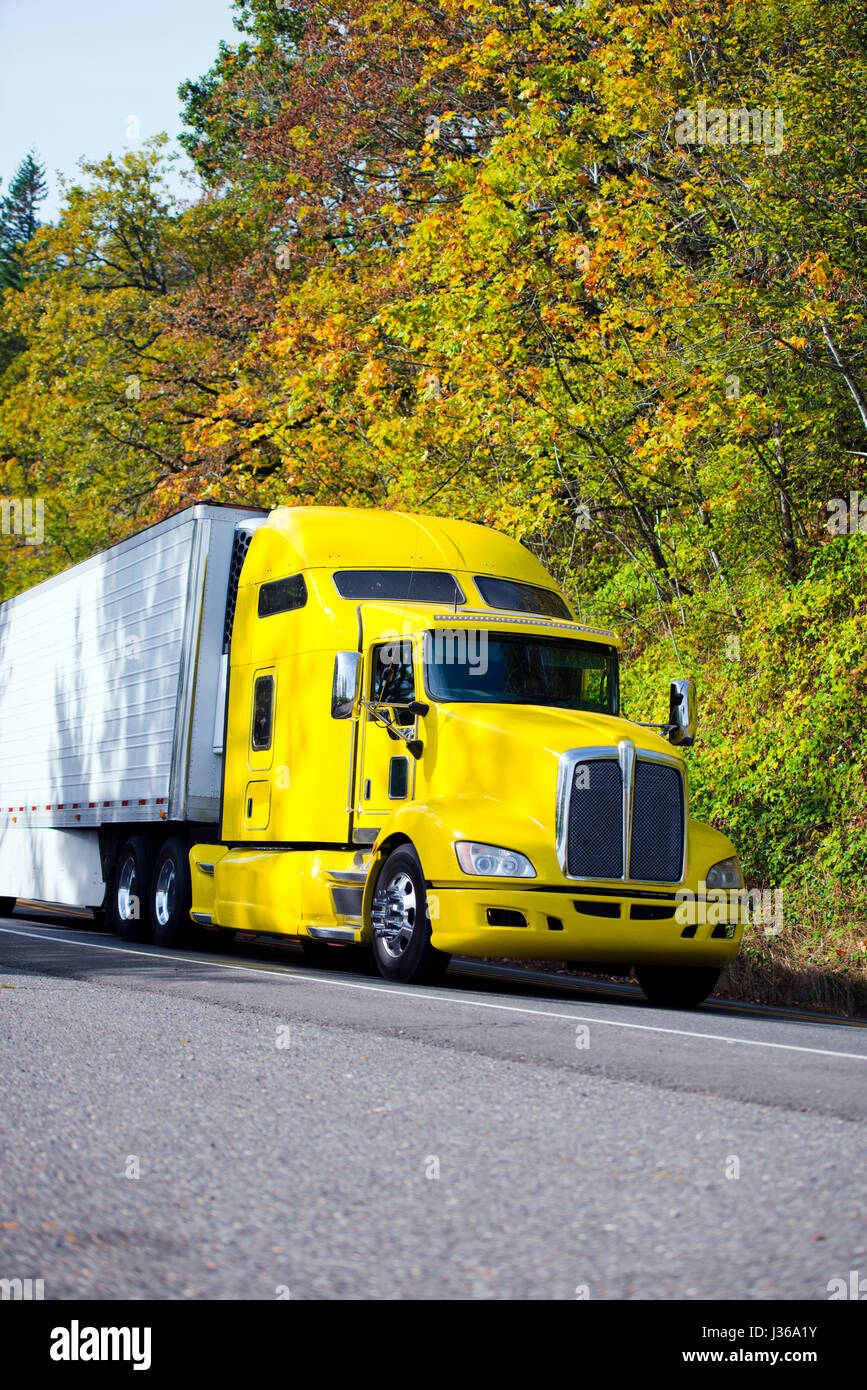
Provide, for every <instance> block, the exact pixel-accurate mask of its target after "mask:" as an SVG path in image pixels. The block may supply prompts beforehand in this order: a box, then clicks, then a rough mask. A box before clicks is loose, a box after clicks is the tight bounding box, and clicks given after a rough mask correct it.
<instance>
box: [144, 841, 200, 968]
mask: <svg viewBox="0 0 867 1390" xmlns="http://www.w3.org/2000/svg"><path fill="white" fill-rule="evenodd" d="M192 902H193V890H192V885H191V883H190V859H189V854H188V851H187V846H186V843H185V842H184V841H183V840H181V839H179V838H178V837H177V836H174V837H173V838H172V839H171V840H166V842H165V844H164V845H163V847H162V849H161V850H160V852H159V855H158V856H157V862H156V867H155V869H154V873H153V885H152V888H151V920H152V921H153V939H154V942H155V943H156V945H157V946H192V945H198V944H199V937H198V933H197V931H196V928H195V925H194V923H193V922H192V921H191V919H190V908H191V906H192Z"/></svg>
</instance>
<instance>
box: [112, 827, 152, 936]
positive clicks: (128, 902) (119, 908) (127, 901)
mask: <svg viewBox="0 0 867 1390" xmlns="http://www.w3.org/2000/svg"><path fill="white" fill-rule="evenodd" d="M153 870H154V849H153V845H152V844H151V842H150V840H147V839H145V837H144V835H133V836H131V837H130V839H129V840H127V842H126V844H125V845H124V847H123V849H122V850H121V852H120V854H119V855H118V856H117V860H116V861H115V864H114V867H113V869H112V872H111V891H110V893H109V898H108V902H107V904H106V909H107V911H106V918H107V924H108V926H109V927H110V929H111V930H112V931H113V932H116V933H117V935H118V936H119V937H120V939H121V941H148V940H149V939H150V926H151V915H150V902H151V879H152V878H153Z"/></svg>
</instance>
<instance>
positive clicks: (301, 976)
mask: <svg viewBox="0 0 867 1390" xmlns="http://www.w3.org/2000/svg"><path fill="white" fill-rule="evenodd" d="M0 934H2V935H4V936H27V937H32V939H33V940H34V941H54V942H56V943H57V944H58V945H60V946H86V947H87V949H88V950H90V951H114V952H116V953H117V954H120V955H125V956H149V957H152V958H153V959H155V960H162V961H169V962H171V961H181V962H184V963H186V964H187V965H209V966H212V967H213V968H214V969H215V970H240V971H243V972H245V973H247V974H251V975H275V976H277V977H278V978H279V979H284V980H285V979H290V980H296V981H298V982H301V983H303V982H304V981H305V980H306V981H307V982H308V983H309V984H315V985H326V986H328V987H329V988H331V989H355V990H362V991H364V992H366V993H369V994H385V995H390V996H392V997H393V996H394V995H398V996H400V997H401V998H404V999H415V1000H416V1002H417V1003H418V1002H419V1001H421V1002H422V1003H427V1002H430V1003H438V1004H462V1005H464V1007H466V1008H471V1009H496V1010H498V1011H500V1012H501V1013H509V1014H531V1015H532V1016H533V1017H535V1018H557V1019H566V1020H567V1021H568V1022H570V1023H592V1024H593V1025H594V1026H595V1027H599V1028H630V1029H633V1030H634V1031H637V1032H639V1033H670V1034H672V1035H674V1036H675V1037H679V1038H706V1039H707V1040H708V1041H710V1042H721V1043H728V1044H732V1043H738V1044H740V1046H742V1047H771V1048H775V1049H776V1050H778V1051H781V1052H810V1053H813V1054H814V1055H815V1056H817V1057H847V1058H849V1059H850V1060H851V1061H853V1062H867V1053H861V1052H834V1051H832V1050H831V1049H830V1048H824V1047H799V1046H798V1045H797V1044H796V1043H776V1042H764V1041H762V1040H761V1039H758V1038H729V1037H725V1036H724V1035H723V1034H720V1033H694V1032H691V1031H690V1030H689V1029H688V1028H660V1027H657V1026H655V1025H654V1024H651V1023H624V1022H622V1021H621V1020H619V1019H611V1018H592V1017H591V1018H586V1017H584V1016H583V1015H581V1014H561V1013H556V1012H555V1011H554V1010H553V1009H525V1008H521V1007H520V1005H518V1004H493V1003H491V1002H490V1001H488V1000H485V999H462V998H461V997H460V995H457V994H431V992H430V990H428V989H424V990H420V989H412V990H410V989H400V988H398V987H397V986H396V985H387V984H382V985H363V984H360V983H358V982H356V981H354V980H329V979H325V978H323V977H322V976H321V975H312V974H310V973H308V971H306V970H292V969H291V968H290V967H289V966H280V967H279V969H273V968H272V967H271V966H267V965H262V966H259V965H237V964H233V963H232V962H231V961H221V960H212V959H211V958H210V957H208V956H205V957H200V956H183V955H179V954H178V953H177V952H176V951H171V952H170V951H147V950H141V949H134V948H130V947H128V946H102V945H97V944H96V942H93V941H73V940H71V939H70V938H69V937H63V936H46V935H45V934H44V932H33V931H20V930H19V929H18V928H16V927H0ZM826 1026H827V1025H826Z"/></svg>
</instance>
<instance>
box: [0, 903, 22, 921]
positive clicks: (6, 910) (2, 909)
mask: <svg viewBox="0 0 867 1390" xmlns="http://www.w3.org/2000/svg"><path fill="white" fill-rule="evenodd" d="M17 901H18V899H17V898H0V917H11V916H12V909H13V908H14V906H15V904H16V903H17Z"/></svg>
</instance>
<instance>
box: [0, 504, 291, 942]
mask: <svg viewBox="0 0 867 1390" xmlns="http://www.w3.org/2000/svg"><path fill="white" fill-rule="evenodd" d="M266 515H267V514H266V513H264V512H261V511H258V510H253V509H250V508H245V507H224V506H219V505H213V504H198V505H196V506H193V507H189V508H187V509H186V510H185V511H182V512H180V513H178V514H177V515H175V516H172V517H169V518H168V519H167V520H165V521H162V522H159V523H158V524H157V525H155V526H151V527H150V528H149V529H147V530H145V531H142V532H140V533H139V534H138V535H135V536H132V537H130V538H129V539H128V540H125V541H121V542H120V543H119V544H118V545H114V546H112V547H111V548H110V549H109V550H106V551H104V552H103V553H102V554H100V555H96V556H94V557H93V558H92V559H90V560H85V561H84V562H83V563H81V564H78V565H75V566H74V567H73V568H71V569H69V570H66V571H65V572H64V573H62V574H59V575H57V576H55V577H54V578H53V579H48V580H46V581H45V582H44V583H42V584H37V585H36V586H35V587H34V588H32V589H29V590H27V591H26V592H25V593H22V594H19V595H18V596H17V597H15V598H12V599H9V600H7V601H6V602H5V603H2V604H0V910H5V911H7V912H8V911H11V908H12V902H13V901H14V899H16V898H32V899H37V900H40V901H46V902H64V903H78V904H80V905H82V906H85V907H91V908H93V909H95V910H97V911H98V910H99V909H101V908H102V906H103V904H104V902H105V899H106V888H107V885H108V883H109V880H110V878H111V875H112V872H116V870H117V860H118V855H119V852H120V850H121V847H122V846H123V844H124V843H125V842H127V841H129V839H130V837H131V836H137V837H138V843H140V844H141V843H143V844H144V845H145V846H147V843H148V841H149V839H151V838H153V837H154V834H155V832H156V831H159V834H160V836H165V835H166V834H169V833H172V832H173V833H180V834H189V833H190V831H191V830H192V827H193V826H195V837H196V838H197V839H199V840H206V841H207V840H208V839H209V838H213V839H217V838H219V815H220V793H221V777H222V748H223V725H224V714H225V695H226V667H227V655H226V653H227V651H228V639H229V635H230V631H231V618H232V612H233V608H234V594H235V591H236V588H237V579H238V574H239V572H240V567H241V563H242V562H243V557H244V554H245V553H246V549H247V546H248V545H249V541H250V536H251V535H252V532H253V530H255V529H256V527H257V526H259V525H261V524H262V522H263V521H264V520H265V518H266ZM211 828H212V829H211ZM133 887H134V884H133V882H132V880H130V883H129V884H128V888H129V890H130V893H131V892H132V889H133ZM134 908H135V902H134V901H133V912H132V916H135V915H136V914H135V911H134ZM113 925H115V926H116V927H117V926H118V924H117V923H115V924H113ZM130 934H133V933H132V932H131V933H130Z"/></svg>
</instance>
